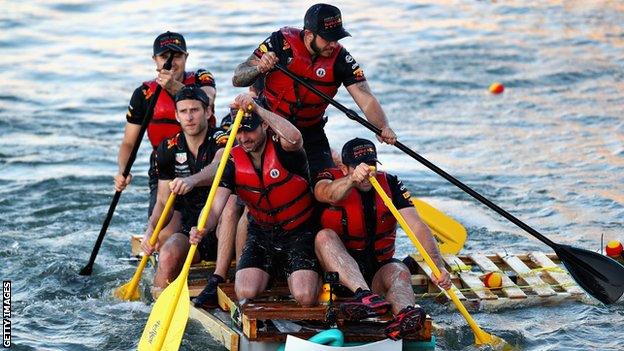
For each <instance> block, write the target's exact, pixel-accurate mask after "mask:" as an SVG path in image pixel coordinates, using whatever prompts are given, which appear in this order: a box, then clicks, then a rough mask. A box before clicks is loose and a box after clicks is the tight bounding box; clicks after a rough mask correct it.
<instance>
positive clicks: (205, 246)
mask: <svg viewBox="0 0 624 351" xmlns="http://www.w3.org/2000/svg"><path fill="white" fill-rule="evenodd" d="M193 226H194V225H188V224H182V230H181V231H180V233H182V234H184V235H186V236H189V235H190V234H189V233H190V232H191V228H192V227H193ZM217 244H218V240H217V234H216V232H215V231H214V230H213V231H211V232H209V233H208V234H206V235H204V237H203V238H202V241H200V242H199V244H198V245H197V251H198V252H199V257H200V258H201V259H202V260H203V261H216V260H217Z"/></svg>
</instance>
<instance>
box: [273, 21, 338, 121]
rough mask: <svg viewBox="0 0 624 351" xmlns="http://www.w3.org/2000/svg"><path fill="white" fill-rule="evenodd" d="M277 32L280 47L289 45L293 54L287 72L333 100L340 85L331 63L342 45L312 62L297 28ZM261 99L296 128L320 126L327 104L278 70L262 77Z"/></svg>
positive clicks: (287, 28) (286, 28) (285, 28)
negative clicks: (283, 39) (282, 44)
mask: <svg viewBox="0 0 624 351" xmlns="http://www.w3.org/2000/svg"><path fill="white" fill-rule="evenodd" d="M280 31H281V32H282V34H283V35H284V38H285V39H286V42H287V43H285V44H284V45H288V46H290V49H292V53H293V58H292V61H290V63H289V64H288V65H287V67H288V69H289V70H290V71H291V72H293V73H294V74H296V75H297V76H299V77H302V78H303V79H304V80H306V81H307V82H308V83H310V84H312V85H313V86H314V87H315V88H316V89H318V90H320V91H321V92H323V93H325V95H328V96H329V97H334V96H335V95H336V93H337V92H338V88H339V87H340V84H341V83H340V82H336V81H335V77H334V62H335V61H336V58H337V57H338V54H339V53H340V50H341V49H342V46H340V45H338V47H337V48H336V49H335V50H334V51H333V53H332V55H331V56H330V57H323V56H318V57H316V59H315V60H314V61H312V55H310V53H309V52H308V49H306V47H305V44H304V43H303V39H302V38H301V36H300V33H301V30H300V29H297V28H291V27H284V28H282V29H280ZM264 96H265V97H266V99H267V102H268V105H269V107H270V108H271V110H272V111H273V112H275V113H277V114H279V115H280V116H282V117H285V118H288V119H289V120H290V121H292V122H293V123H294V124H295V126H296V127H298V128H306V127H311V126H314V125H317V124H319V123H321V122H322V121H323V114H324V113H325V109H327V105H328V103H327V102H326V101H325V100H323V99H322V98H321V97H319V96H317V95H316V94H315V93H313V92H311V91H310V90H308V89H307V88H305V87H303V86H301V85H300V84H299V83H297V82H295V81H294V80H292V79H290V78H289V77H288V76H287V75H285V74H284V73H282V72H281V71H273V72H271V73H270V74H268V75H267V76H266V82H265V87H264Z"/></svg>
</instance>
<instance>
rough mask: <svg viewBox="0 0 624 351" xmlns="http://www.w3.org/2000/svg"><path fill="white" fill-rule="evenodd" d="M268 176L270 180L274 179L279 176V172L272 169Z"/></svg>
mask: <svg viewBox="0 0 624 351" xmlns="http://www.w3.org/2000/svg"><path fill="white" fill-rule="evenodd" d="M269 175H270V176H271V178H273V179H276V178H277V177H279V176H280V171H279V170H278V169H276V168H273V169H272V170H271V171H269Z"/></svg>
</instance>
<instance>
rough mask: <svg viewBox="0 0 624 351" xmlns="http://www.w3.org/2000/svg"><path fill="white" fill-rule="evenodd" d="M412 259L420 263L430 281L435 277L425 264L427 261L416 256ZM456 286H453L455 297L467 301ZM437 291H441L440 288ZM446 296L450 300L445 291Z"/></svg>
mask: <svg viewBox="0 0 624 351" xmlns="http://www.w3.org/2000/svg"><path fill="white" fill-rule="evenodd" d="M412 257H413V258H414V260H416V263H418V266H419V267H420V269H422V270H423V272H425V274H427V276H428V277H429V279H431V277H432V276H433V272H432V271H431V268H429V266H428V265H427V263H425V261H423V259H422V257H420V256H416V255H412ZM455 284H456V283H453V286H451V290H453V291H454V292H455V295H457V297H458V298H459V299H460V300H466V296H464V294H462V292H461V291H459V289H458V288H457V287H456V286H455ZM436 288H437V287H436ZM437 289H438V290H440V289H439V288H437ZM444 294H445V295H446V297H447V298H449V299H450V297H448V295H447V294H446V291H444Z"/></svg>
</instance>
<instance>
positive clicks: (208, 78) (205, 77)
mask: <svg viewBox="0 0 624 351" xmlns="http://www.w3.org/2000/svg"><path fill="white" fill-rule="evenodd" d="M197 78H199V81H200V82H202V83H209V82H212V81H213V80H214V77H213V76H212V74H210V72H208V71H203V72H201V73H200V74H199V77H197Z"/></svg>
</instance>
